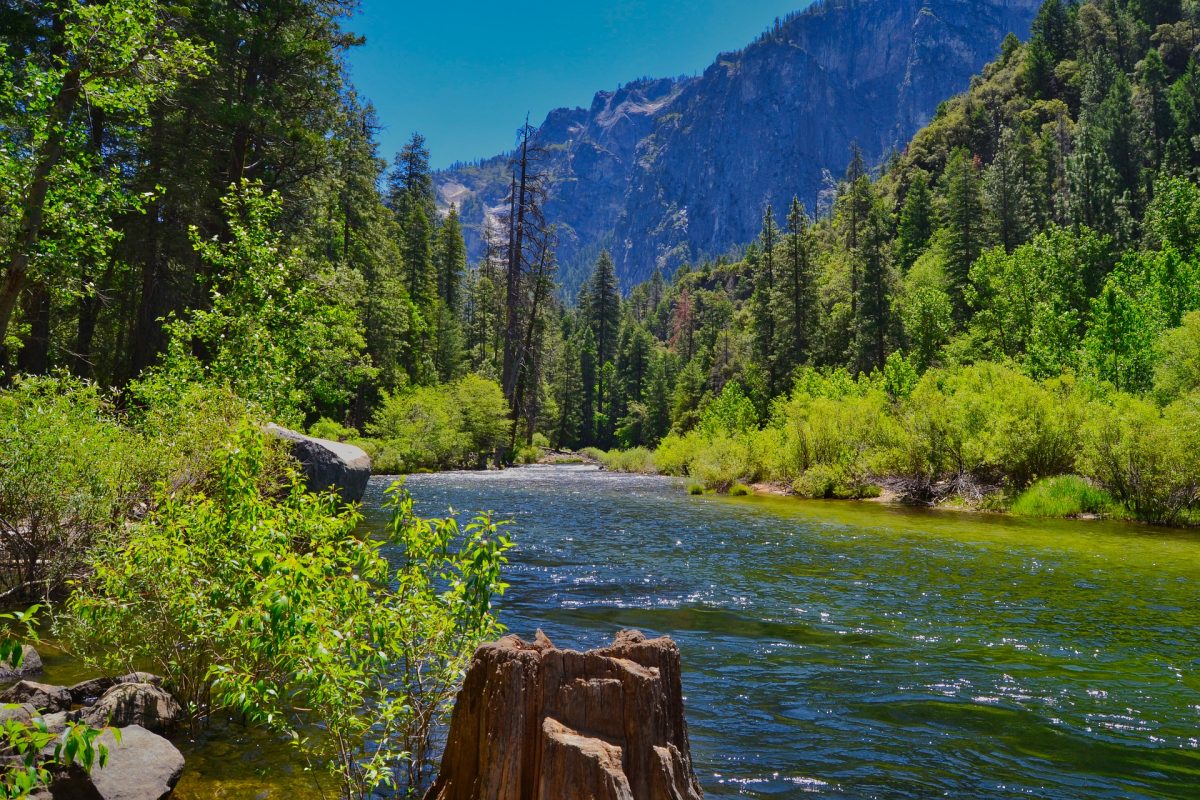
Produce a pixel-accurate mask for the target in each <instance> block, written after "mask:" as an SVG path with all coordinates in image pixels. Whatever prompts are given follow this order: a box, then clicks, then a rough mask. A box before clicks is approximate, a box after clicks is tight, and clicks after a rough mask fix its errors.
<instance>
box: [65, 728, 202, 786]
mask: <svg viewBox="0 0 1200 800" xmlns="http://www.w3.org/2000/svg"><path fill="white" fill-rule="evenodd" d="M120 733H121V741H120V743H118V742H117V740H116V737H115V736H114V735H113V732H112V731H105V732H104V733H103V734H101V735H100V738H99V739H98V740H97V741H98V742H99V743H100V744H103V745H104V746H105V747H107V748H108V763H107V764H106V765H105V766H103V767H97V768H96V769H94V770H92V772H91V774H88V773H87V772H85V771H84V770H83V769H81V768H79V767H77V766H76V767H72V768H71V769H69V770H67V771H66V772H64V773H63V774H61V775H59V776H58V777H57V778H55V780H54V782H53V783H52V784H51V786H50V790H51V794H52V795H53V797H54V800H166V798H168V797H170V796H171V792H172V791H174V789H175V784H177V783H179V778H180V776H181V775H183V754H182V753H180V752H179V750H177V749H176V748H175V745H173V744H171V743H170V742H168V741H167V740H166V739H164V738H163V737H161V736H159V735H157V734H154V733H151V732H150V731H148V730H146V729H145V728H143V727H141V726H139V725H131V726H130V727H128V728H123V729H121V731H120Z"/></svg>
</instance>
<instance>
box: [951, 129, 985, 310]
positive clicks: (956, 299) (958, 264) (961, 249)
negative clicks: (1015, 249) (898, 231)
mask: <svg viewBox="0 0 1200 800" xmlns="http://www.w3.org/2000/svg"><path fill="white" fill-rule="evenodd" d="M942 182H943V194H944V197H945V202H944V206H943V213H942V228H943V229H944V230H945V231H946V234H947V236H946V255H947V264H946V267H947V269H946V272H947V277H948V278H949V281H950V300H951V303H952V304H953V306H954V316H955V319H956V320H958V321H959V322H960V323H961V322H963V321H965V320H966V317H967V302H966V297H965V295H964V290H965V288H966V286H967V281H968V277H969V275H970V272H971V265H972V264H973V263H975V259H976V258H978V257H979V254H980V252H981V251H982V250H983V244H984V230H983V198H982V193H981V191H980V188H981V187H980V183H981V182H980V175H979V160H978V159H976V158H973V157H972V156H971V154H970V153H968V152H967V150H966V149H965V148H961V147H960V148H957V149H956V150H954V152H953V153H951V155H950V160H949V162H947V164H946V172H945V174H944V175H943V176H942Z"/></svg>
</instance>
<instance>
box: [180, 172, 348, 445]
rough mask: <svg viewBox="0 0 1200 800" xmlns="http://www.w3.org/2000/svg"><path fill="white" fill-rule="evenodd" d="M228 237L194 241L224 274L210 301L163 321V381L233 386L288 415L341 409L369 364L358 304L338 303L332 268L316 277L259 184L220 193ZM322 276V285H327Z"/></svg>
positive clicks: (290, 419) (288, 419)
mask: <svg viewBox="0 0 1200 800" xmlns="http://www.w3.org/2000/svg"><path fill="white" fill-rule="evenodd" d="M223 203H224V207H225V213H226V222H227V224H228V226H229V230H230V238H229V240H228V241H225V242H222V241H219V240H217V239H215V238H214V239H213V240H210V241H206V240H204V239H201V238H200V235H199V233H198V232H197V231H195V230H193V232H192V238H193V244H194V245H195V247H196V250H197V252H198V253H199V254H200V256H201V258H202V259H203V260H204V261H205V262H206V263H207V264H208V265H209V266H210V268H211V269H212V271H213V272H214V274H216V275H219V276H221V278H220V280H218V281H216V282H214V283H213V285H212V286H211V287H210V301H211V302H210V306H209V308H207V309H203V310H195V311H193V312H192V313H191V314H190V315H188V317H187V318H186V319H175V320H173V321H172V322H170V323H169V324H168V325H167V330H168V333H169V335H170V345H169V347H168V350H167V355H166V358H165V361H164V363H163V365H162V367H161V372H160V374H159V376H158V378H157V380H158V381H159V385H160V387H162V388H175V389H176V391H183V390H184V389H185V387H186V386H187V385H188V384H190V383H197V382H202V383H211V384H214V385H218V386H227V387H229V388H230V389H231V390H232V391H233V392H234V393H235V394H237V395H238V396H239V397H243V398H245V399H247V400H250V401H252V402H254V403H256V404H257V405H259V406H260V407H261V408H262V409H263V410H264V411H265V412H267V413H268V414H269V415H271V416H273V417H274V418H276V419H278V420H280V421H283V422H285V423H292V424H295V423H296V422H297V421H298V420H300V419H302V417H303V415H304V414H306V413H308V412H310V411H312V410H315V409H317V408H327V407H338V406H341V405H344V404H345V403H346V402H347V401H348V400H349V398H350V393H351V391H352V390H353V388H355V387H356V386H358V384H359V382H360V381H361V380H363V379H365V378H366V377H368V376H369V374H370V371H369V370H368V369H367V367H366V366H365V364H364V362H363V356H362V353H363V349H364V348H365V342H364V340H363V338H362V335H361V334H360V333H359V332H358V331H357V330H356V328H355V317H354V315H353V312H352V311H351V310H350V309H349V307H348V306H346V305H345V304H342V303H339V302H337V296H338V292H337V289H336V287H335V286H332V285H331V283H330V282H329V280H328V277H327V276H320V275H318V276H313V275H312V274H311V273H310V272H309V271H308V270H306V269H305V266H304V264H303V262H302V260H301V258H300V255H299V253H297V252H289V251H288V249H287V247H286V246H285V245H284V244H283V241H282V237H281V236H280V235H279V233H278V232H276V231H275V230H273V229H272V228H271V222H272V220H273V219H275V218H276V217H277V216H278V215H279V203H280V200H279V197H278V196H277V195H267V194H265V193H264V191H263V189H262V187H261V186H259V185H256V184H242V185H241V186H238V187H234V189H233V190H232V191H231V193H230V194H229V196H227V197H226V198H225V199H224V201H223ZM322 284H324V285H322Z"/></svg>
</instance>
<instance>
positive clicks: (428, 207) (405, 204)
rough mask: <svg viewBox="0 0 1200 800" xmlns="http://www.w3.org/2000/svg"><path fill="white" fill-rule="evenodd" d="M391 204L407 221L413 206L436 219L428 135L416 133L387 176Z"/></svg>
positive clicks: (389, 205)
mask: <svg viewBox="0 0 1200 800" xmlns="http://www.w3.org/2000/svg"><path fill="white" fill-rule="evenodd" d="M387 199H388V207H389V208H391V209H392V210H393V211H394V212H395V213H396V218H397V219H399V220H400V221H401V223H402V224H403V222H404V221H405V220H407V219H408V215H409V213H410V211H411V207H412V206H413V205H418V206H420V207H421V208H422V210H423V211H424V212H425V216H426V218H427V219H430V220H432V219H435V218H436V196H435V194H434V190H433V171H432V170H431V169H430V168H429V150H428V148H426V147H425V137H424V136H422V135H421V134H419V133H414V134H413V135H412V138H411V139H409V140H408V144H406V145H404V147H403V149H401V150H400V152H399V153H396V158H395V161H394V165H393V167H392V171H391V172H390V173H389V174H388V179H387Z"/></svg>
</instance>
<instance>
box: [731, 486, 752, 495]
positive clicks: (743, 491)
mask: <svg viewBox="0 0 1200 800" xmlns="http://www.w3.org/2000/svg"><path fill="white" fill-rule="evenodd" d="M751 494H754V492H752V491H751V490H750V487H749V486H747V485H746V484H744V483H735V484H734V485H733V486H730V487H729V496H730V497H747V496H749V495H751Z"/></svg>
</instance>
